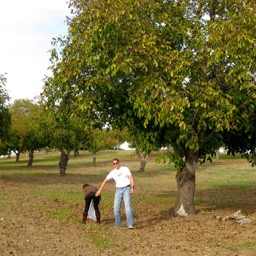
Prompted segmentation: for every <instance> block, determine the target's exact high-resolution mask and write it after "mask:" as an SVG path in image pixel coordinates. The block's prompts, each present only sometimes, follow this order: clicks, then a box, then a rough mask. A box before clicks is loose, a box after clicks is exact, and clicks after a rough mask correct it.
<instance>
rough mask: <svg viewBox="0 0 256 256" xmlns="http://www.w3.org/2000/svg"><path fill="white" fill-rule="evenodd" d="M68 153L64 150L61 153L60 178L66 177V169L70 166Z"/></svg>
mask: <svg viewBox="0 0 256 256" xmlns="http://www.w3.org/2000/svg"><path fill="white" fill-rule="evenodd" d="M68 159H69V158H68V153H66V152H65V151H64V150H62V151H61V155H60V161H59V167H60V176H64V175H66V169H67V166H68Z"/></svg>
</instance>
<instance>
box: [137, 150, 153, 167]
mask: <svg viewBox="0 0 256 256" xmlns="http://www.w3.org/2000/svg"><path fill="white" fill-rule="evenodd" d="M150 153H151V150H146V151H143V152H141V151H140V150H139V149H137V154H138V156H139V157H140V159H141V160H140V169H139V172H145V167H146V164H147V159H148V157H149V155H150Z"/></svg>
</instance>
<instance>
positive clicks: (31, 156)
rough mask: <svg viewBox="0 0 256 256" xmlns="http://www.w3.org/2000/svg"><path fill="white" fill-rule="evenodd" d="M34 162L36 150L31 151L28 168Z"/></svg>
mask: <svg viewBox="0 0 256 256" xmlns="http://www.w3.org/2000/svg"><path fill="white" fill-rule="evenodd" d="M33 160H34V150H33V149H32V150H29V158H28V166H30V167H31V166H32V164H33Z"/></svg>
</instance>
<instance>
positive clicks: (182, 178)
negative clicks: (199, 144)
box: [174, 150, 197, 216]
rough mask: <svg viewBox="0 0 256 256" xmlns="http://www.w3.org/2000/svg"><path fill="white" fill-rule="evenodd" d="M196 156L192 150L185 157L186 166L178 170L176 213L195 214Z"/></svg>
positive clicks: (182, 214) (183, 214) (181, 214)
mask: <svg viewBox="0 0 256 256" xmlns="http://www.w3.org/2000/svg"><path fill="white" fill-rule="evenodd" d="M196 157H197V156H196V154H195V153H194V152H193V151H192V150H191V151H190V152H189V154H188V156H187V157H186V158H185V166H184V167H183V168H182V169H181V170H179V171H177V174H176V181H177V190H178V195H177V199H176V202H175V207H174V214H175V215H178V216H187V215H190V214H195V207H194V195H195V180H196V176H195V165H196Z"/></svg>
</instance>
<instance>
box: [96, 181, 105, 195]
mask: <svg viewBox="0 0 256 256" xmlns="http://www.w3.org/2000/svg"><path fill="white" fill-rule="evenodd" d="M107 182H108V179H107V178H105V180H103V182H102V183H101V186H100V189H99V190H98V191H97V192H96V194H95V196H100V194H101V192H102V190H103V188H104V186H105V185H106V183H107Z"/></svg>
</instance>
